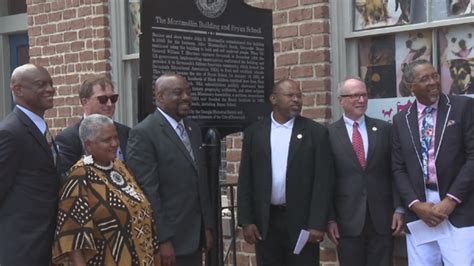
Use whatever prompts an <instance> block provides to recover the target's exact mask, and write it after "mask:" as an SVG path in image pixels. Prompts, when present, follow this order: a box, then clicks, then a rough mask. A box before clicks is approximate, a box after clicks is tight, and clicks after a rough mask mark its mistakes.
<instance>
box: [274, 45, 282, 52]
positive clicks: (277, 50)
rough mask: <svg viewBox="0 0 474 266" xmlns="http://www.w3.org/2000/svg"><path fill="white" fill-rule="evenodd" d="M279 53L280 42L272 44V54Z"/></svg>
mask: <svg viewBox="0 0 474 266" xmlns="http://www.w3.org/2000/svg"><path fill="white" fill-rule="evenodd" d="M280 51H281V43H280V42H274V43H273V52H274V53H279V52H280Z"/></svg>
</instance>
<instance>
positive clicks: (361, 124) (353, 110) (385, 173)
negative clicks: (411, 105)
mask: <svg viewBox="0 0 474 266" xmlns="http://www.w3.org/2000/svg"><path fill="white" fill-rule="evenodd" d="M338 94H339V96H338V99H339V104H340V105H341V107H342V109H343V110H344V114H343V117H342V118H341V119H340V120H339V121H337V122H335V123H333V124H331V125H330V126H329V128H328V130H329V138H330V140H331V147H332V152H333V155H334V164H335V166H336V187H335V194H334V199H333V201H332V212H331V217H330V221H329V224H328V237H329V239H331V241H332V242H334V244H335V245H336V246H337V250H338V257H339V262H340V264H341V265H354V266H365V265H374V266H377V265H392V253H393V239H392V235H395V234H399V233H401V231H402V230H403V214H402V213H403V212H404V211H403V208H401V207H400V200H399V199H398V193H394V191H393V190H394V183H393V178H392V169H391V161H392V160H391V142H390V135H391V132H390V130H391V125H390V124H389V123H387V122H385V121H382V120H378V119H374V118H370V117H368V116H366V115H365V112H366V111H367V102H368V93H367V87H366V85H365V84H364V82H363V81H362V80H361V79H360V78H357V77H351V78H347V79H346V80H344V81H343V82H341V84H340V85H339V90H338ZM397 207H400V208H399V209H398V210H396V208H397Z"/></svg>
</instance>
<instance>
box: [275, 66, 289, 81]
mask: <svg viewBox="0 0 474 266" xmlns="http://www.w3.org/2000/svg"><path fill="white" fill-rule="evenodd" d="M274 74H275V75H274V78H275V80H281V79H285V78H288V77H290V69H289V68H288V67H279V68H275V73H274Z"/></svg>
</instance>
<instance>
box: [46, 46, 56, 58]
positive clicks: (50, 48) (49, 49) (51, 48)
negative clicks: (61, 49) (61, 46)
mask: <svg viewBox="0 0 474 266" xmlns="http://www.w3.org/2000/svg"><path fill="white" fill-rule="evenodd" d="M55 52H56V49H54V46H51V45H48V46H44V47H43V56H44V55H53V54H54V53H55Z"/></svg>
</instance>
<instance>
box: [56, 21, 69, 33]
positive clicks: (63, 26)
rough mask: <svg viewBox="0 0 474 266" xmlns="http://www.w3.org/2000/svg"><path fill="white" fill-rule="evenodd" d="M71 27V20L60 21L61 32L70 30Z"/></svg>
mask: <svg viewBox="0 0 474 266" xmlns="http://www.w3.org/2000/svg"><path fill="white" fill-rule="evenodd" d="M70 27H71V25H70V24H69V22H59V23H58V31H60V32H65V31H68V30H70V29H71V28H70Z"/></svg>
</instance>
